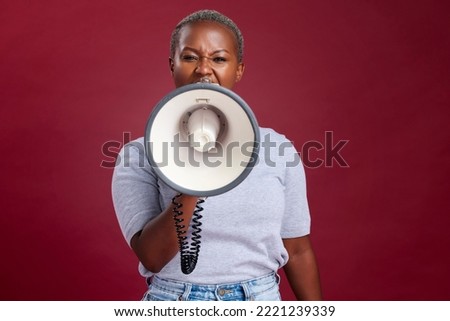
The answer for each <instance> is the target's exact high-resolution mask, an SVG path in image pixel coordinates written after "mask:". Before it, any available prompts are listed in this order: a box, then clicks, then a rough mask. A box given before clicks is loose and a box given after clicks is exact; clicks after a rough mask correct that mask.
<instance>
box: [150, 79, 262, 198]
mask: <svg viewBox="0 0 450 321" xmlns="http://www.w3.org/2000/svg"><path fill="white" fill-rule="evenodd" d="M144 139H145V148H146V155H147V158H148V160H149V162H150V164H151V166H152V167H153V168H154V170H155V172H156V175H157V176H158V177H159V178H160V179H161V180H162V181H163V182H165V183H166V184H167V185H169V186H170V187H171V188H173V189H174V190H176V191H178V192H180V193H183V194H188V195H194V196H200V197H206V196H213V195H218V194H222V193H225V192H227V191H228V190H230V189H232V188H234V187H236V186H237V185H238V184H240V183H241V182H242V181H243V180H244V179H245V178H246V177H247V176H248V174H249V173H250V171H251V170H252V168H253V167H254V166H255V164H256V162H257V158H258V150H259V141H260V137H259V128H258V123H257V121H256V118H255V116H254V114H253V112H252V110H251V109H250V107H249V106H248V105H247V103H246V102H245V101H244V100H243V99H242V98H241V97H239V96H238V95H237V94H236V93H235V92H233V91H231V90H229V89H226V88H224V87H221V86H219V85H217V84H210V83H196V84H190V85H186V86H183V87H179V88H177V89H175V90H174V91H172V92H170V93H169V94H168V95H166V96H165V97H164V98H163V99H162V100H161V101H160V102H159V103H158V104H157V105H156V106H155V108H154V109H153V110H152V112H151V114H150V117H149V119H148V121H147V125H146V129H145V138H144Z"/></svg>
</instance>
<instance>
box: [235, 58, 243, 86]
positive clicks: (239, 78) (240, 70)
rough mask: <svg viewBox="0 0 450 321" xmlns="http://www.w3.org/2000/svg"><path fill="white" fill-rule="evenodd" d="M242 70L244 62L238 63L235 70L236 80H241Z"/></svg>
mask: <svg viewBox="0 0 450 321" xmlns="http://www.w3.org/2000/svg"><path fill="white" fill-rule="evenodd" d="M244 70H245V64H244V63H243V62H241V63H239V65H238V67H237V70H236V82H238V81H240V80H241V78H242V75H243V74H244Z"/></svg>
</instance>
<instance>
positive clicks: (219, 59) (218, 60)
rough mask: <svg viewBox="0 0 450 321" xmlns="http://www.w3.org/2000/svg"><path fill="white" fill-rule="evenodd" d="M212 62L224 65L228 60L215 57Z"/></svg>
mask: <svg viewBox="0 0 450 321" xmlns="http://www.w3.org/2000/svg"><path fill="white" fill-rule="evenodd" d="M212 60H213V61H214V63H216V64H223V63H226V62H227V59H226V58H225V57H214V58H213V59H212Z"/></svg>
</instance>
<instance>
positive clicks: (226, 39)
mask: <svg viewBox="0 0 450 321" xmlns="http://www.w3.org/2000/svg"><path fill="white" fill-rule="evenodd" d="M237 52H238V49H237V40H236V38H235V36H234V34H233V32H232V31H231V30H229V29H228V28H226V27H224V26H222V25H220V24H218V23H214V22H197V23H195V24H190V25H186V26H184V27H183V28H182V29H181V30H180V39H179V42H178V45H177V47H176V49H175V54H174V57H172V58H170V59H169V63H170V70H171V72H172V77H173V80H174V82H175V86H176V87H180V86H184V85H188V84H192V83H196V82H199V81H201V80H202V79H203V80H204V81H205V79H206V81H208V80H209V82H211V83H216V84H219V85H221V86H223V87H225V88H228V89H232V88H233V86H234V84H235V83H236V82H237V81H239V80H240V79H241V77H242V74H243V72H244V64H243V63H239V61H238V55H237Z"/></svg>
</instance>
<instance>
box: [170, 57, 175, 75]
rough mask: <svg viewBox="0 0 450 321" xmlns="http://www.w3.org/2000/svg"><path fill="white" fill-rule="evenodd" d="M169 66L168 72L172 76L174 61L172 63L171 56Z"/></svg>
mask: <svg viewBox="0 0 450 321" xmlns="http://www.w3.org/2000/svg"><path fill="white" fill-rule="evenodd" d="M169 68H170V73H171V74H172V76H173V71H174V68H175V63H174V61H173V59H172V57H169Z"/></svg>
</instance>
